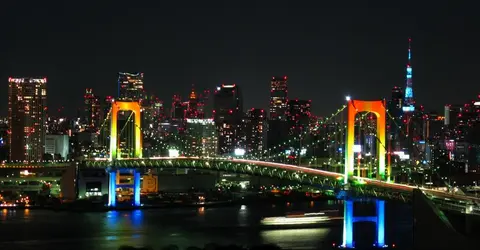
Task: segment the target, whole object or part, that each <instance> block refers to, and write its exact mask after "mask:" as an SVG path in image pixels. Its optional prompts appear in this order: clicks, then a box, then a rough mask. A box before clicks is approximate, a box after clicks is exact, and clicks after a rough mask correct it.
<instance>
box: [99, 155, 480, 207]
mask: <svg viewBox="0 0 480 250" xmlns="http://www.w3.org/2000/svg"><path fill="white" fill-rule="evenodd" d="M179 159H183V160H204V161H228V162H232V163H240V164H249V165H256V166H262V167H270V168H276V169H283V170H288V171H294V172H295V171H300V172H303V173H306V174H311V175H317V176H324V177H332V178H337V179H339V178H344V174H341V173H337V172H330V171H325V170H320V169H314V168H309V167H304V166H297V165H292V164H285V163H277V162H267V161H261V160H250V159H241V158H225V157H215V158H208V157H207V158H204V157H185V156H179V157H152V158H148V160H179ZM96 160H97V161H98V160H99V161H108V159H96ZM122 160H126V161H128V160H134V161H136V160H138V161H142V160H147V159H122ZM122 160H120V161H122ZM353 178H354V179H355V180H358V181H361V182H363V183H364V184H365V185H371V186H375V187H381V188H386V189H391V190H396V191H403V192H413V190H414V189H417V188H419V189H421V190H422V191H423V192H424V193H425V194H427V195H428V196H430V197H431V198H436V199H443V200H446V201H458V202H461V203H471V204H476V205H478V206H480V198H477V197H471V196H467V195H459V194H453V193H448V192H445V191H441V190H435V189H429V188H424V187H418V186H412V185H407V184H399V183H393V182H386V181H379V180H375V179H368V178H362V177H357V176H354V177H353ZM479 212H480V209H479Z"/></svg>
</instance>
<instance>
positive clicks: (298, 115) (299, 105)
mask: <svg viewBox="0 0 480 250" xmlns="http://www.w3.org/2000/svg"><path fill="white" fill-rule="evenodd" d="M311 107H312V101H311V100H298V99H292V100H288V106H287V121H288V122H289V123H290V124H289V125H290V131H291V132H294V133H301V132H302V131H306V130H307V129H308V125H309V123H310V116H311V115H312V114H311Z"/></svg>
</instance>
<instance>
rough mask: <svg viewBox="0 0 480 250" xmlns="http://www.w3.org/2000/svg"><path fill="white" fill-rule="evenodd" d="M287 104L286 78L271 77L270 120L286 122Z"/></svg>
mask: <svg viewBox="0 0 480 250" xmlns="http://www.w3.org/2000/svg"><path fill="white" fill-rule="evenodd" d="M287 102H288V86H287V77H286V76H284V77H275V76H274V77H272V80H271V81H270V120H282V121H285V120H286V113H287Z"/></svg>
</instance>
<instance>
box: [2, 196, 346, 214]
mask: <svg viewBox="0 0 480 250" xmlns="http://www.w3.org/2000/svg"><path fill="white" fill-rule="evenodd" d="M328 200H337V199H335V198H326V197H325V198H323V199H316V200H306V199H305V200H304V199H285V198H283V197H276V198H273V197H268V198H259V197H254V198H247V199H238V200H227V201H213V202H205V203H187V204H185V203H162V204H143V205H142V206H139V207H135V206H128V205H124V206H122V205H120V206H117V207H115V208H113V207H108V206H106V205H101V204H100V203H87V204H78V203H77V204H75V202H73V203H63V204H60V205H58V206H14V207H13V206H12V207H0V209H1V210H14V211H16V210H19V211H20V210H46V211H47V210H48V211H55V212H80V213H81V212H109V211H134V210H152V209H172V208H189V207H190V208H200V207H205V208H210V207H227V206H235V205H248V204H252V203H253V204H260V203H273V204H281V203H285V202H290V203H293V202H310V201H316V202H321V201H328Z"/></svg>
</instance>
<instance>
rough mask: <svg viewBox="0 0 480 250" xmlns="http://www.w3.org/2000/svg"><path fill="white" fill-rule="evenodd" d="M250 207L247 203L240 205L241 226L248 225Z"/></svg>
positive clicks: (239, 221) (239, 218) (239, 219)
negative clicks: (248, 207)
mask: <svg viewBox="0 0 480 250" xmlns="http://www.w3.org/2000/svg"><path fill="white" fill-rule="evenodd" d="M248 218H249V214H248V209H247V206H246V205H242V206H240V210H238V225H239V226H241V227H246V226H248V224H249V223H248Z"/></svg>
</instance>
